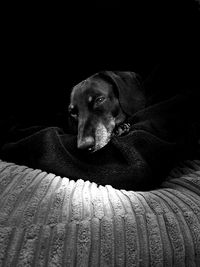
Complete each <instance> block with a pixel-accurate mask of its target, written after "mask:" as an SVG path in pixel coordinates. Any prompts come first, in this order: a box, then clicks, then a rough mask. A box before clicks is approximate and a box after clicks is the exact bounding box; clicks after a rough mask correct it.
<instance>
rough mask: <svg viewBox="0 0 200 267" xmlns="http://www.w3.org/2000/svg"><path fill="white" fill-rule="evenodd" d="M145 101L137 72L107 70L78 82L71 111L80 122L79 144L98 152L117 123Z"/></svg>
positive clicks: (80, 147) (71, 103)
mask: <svg viewBox="0 0 200 267" xmlns="http://www.w3.org/2000/svg"><path fill="white" fill-rule="evenodd" d="M144 104H145V101H144V93H143V90H141V86H140V83H139V80H138V78H137V75H136V74H135V73H133V72H111V71H103V72H99V73H96V74H94V75H93V76H91V77H89V78H88V79H86V80H84V81H82V82H81V83H79V84H78V85H76V86H75V87H74V88H73V89H72V92H71V99H70V105H69V113H70V115H71V117H72V118H73V119H74V120H75V121H76V122H77V129H78V133H77V146H78V148H79V149H86V150H88V151H90V152H95V151H97V150H99V149H101V148H102V147H104V146H105V145H106V144H107V143H108V142H109V141H110V139H111V136H112V133H113V130H114V129H115V127H116V126H118V125H120V124H121V123H122V122H124V121H125V119H126V117H127V116H131V115H132V114H134V113H135V112H136V111H138V110H139V109H141V108H143V107H144Z"/></svg>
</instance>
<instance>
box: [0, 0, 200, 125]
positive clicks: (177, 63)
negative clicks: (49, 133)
mask: <svg viewBox="0 0 200 267" xmlns="http://www.w3.org/2000/svg"><path fill="white" fill-rule="evenodd" d="M2 13H3V19H2V33H1V37H2V38H1V40H2V41H1V43H2V48H1V54H2V61H1V62H2V63H1V65H2V79H1V114H2V117H4V118H5V117H9V116H10V115H12V116H13V115H14V116H15V117H16V118H17V119H20V120H22V121H23V122H27V121H29V122H31V121H33V120H35V119H36V120H37V119H41V120H43V121H45V120H49V121H50V120H51V118H54V116H55V114H57V113H59V112H61V113H63V112H65V111H66V110H67V105H68V97H69V92H70V90H71V88H72V86H73V85H75V84H77V83H78V82H79V81H81V80H82V79H85V78H87V77H88V76H90V75H92V74H93V73H95V72H97V71H99V70H130V71H135V72H138V73H139V74H141V76H142V78H143V79H146V78H147V77H148V75H149V74H150V73H151V72H152V71H153V69H155V67H157V69H158V74H157V75H156V76H155V80H154V81H153V85H151V86H155V87H157V90H160V92H161V93H162V91H163V92H164V90H169V91H170V90H171V91H173V90H177V88H182V89H183V90H184V89H185V88H194V87H195V88H199V78H200V75H199V72H200V68H199V50H200V49H199V48H200V43H199V35H200V34H199V32H200V29H199V27H198V17H199V11H198V4H197V2H195V1H185V2H183V1H179V2H177V1H176V4H175V1H174V3H173V2H170V1H148V2H147V1H146V2H145V1H142V0H141V1H132V5H131V3H130V2H125V1H123V2H120V1H109V2H108V1H96V2H95V1H92V2H84V3H83V2H82V3H78V2H77V1H75V2H73V3H71V4H69V3H65V4H55V3H52V4H50V3H46V4H45V3H43V4H41V3H36V2H35V3H32V4H30V3H29V4H25V3H24V4H23V3H21V4H19V3H17V4H11V3H10V4H8V5H7V6H4V7H3V9H2Z"/></svg>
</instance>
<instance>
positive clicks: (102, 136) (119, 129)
mask: <svg viewBox="0 0 200 267" xmlns="http://www.w3.org/2000/svg"><path fill="white" fill-rule="evenodd" d="M113 126H114V127H110V128H109V129H107V128H106V127H105V126H104V124H102V123H100V124H98V126H97V128H96V131H95V146H93V147H90V148H88V149H87V151H88V153H94V152H96V151H98V150H100V149H102V148H103V147H105V146H106V145H107V144H108V143H109V142H110V140H111V139H112V138H113V137H116V136H123V135H125V134H127V133H128V132H129V131H130V126H131V125H130V123H122V124H120V125H117V126H116V125H114V124H113Z"/></svg>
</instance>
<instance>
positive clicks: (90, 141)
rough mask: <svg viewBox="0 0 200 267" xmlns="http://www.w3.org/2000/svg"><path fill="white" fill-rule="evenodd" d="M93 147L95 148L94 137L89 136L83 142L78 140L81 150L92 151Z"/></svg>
mask: <svg viewBox="0 0 200 267" xmlns="http://www.w3.org/2000/svg"><path fill="white" fill-rule="evenodd" d="M93 147H94V138H93V137H92V136H88V137H85V138H83V139H82V140H78V148H79V149H88V150H92V148H93Z"/></svg>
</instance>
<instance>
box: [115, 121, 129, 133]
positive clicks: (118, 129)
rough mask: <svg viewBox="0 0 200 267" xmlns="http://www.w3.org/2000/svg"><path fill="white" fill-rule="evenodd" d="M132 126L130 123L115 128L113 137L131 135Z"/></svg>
mask: <svg viewBox="0 0 200 267" xmlns="http://www.w3.org/2000/svg"><path fill="white" fill-rule="evenodd" d="M130 128H131V124H130V123H129V122H124V123H122V124H120V125H118V126H116V127H115V129H114V131H113V136H122V135H125V134H127V133H129V131H130Z"/></svg>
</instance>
